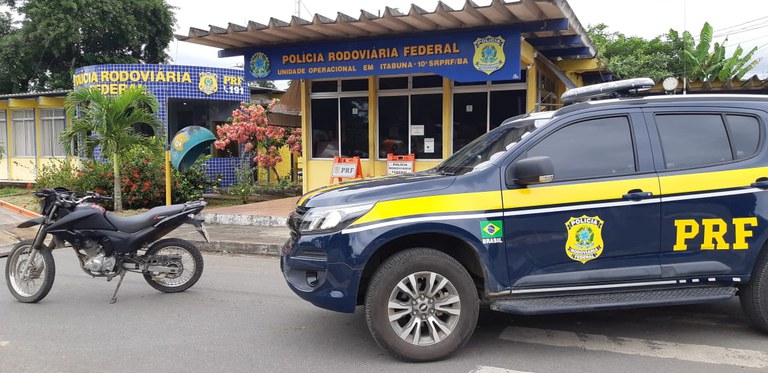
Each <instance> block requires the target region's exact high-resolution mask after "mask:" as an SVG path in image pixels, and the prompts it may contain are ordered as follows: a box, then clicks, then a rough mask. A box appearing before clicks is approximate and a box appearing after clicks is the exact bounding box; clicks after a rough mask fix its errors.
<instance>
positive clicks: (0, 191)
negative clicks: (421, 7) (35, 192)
mask: <svg viewBox="0 0 768 373" xmlns="http://www.w3.org/2000/svg"><path fill="white" fill-rule="evenodd" d="M24 191H25V190H24V189H21V188H2V189H0V197H3V196H9V195H12V194H20V193H24Z"/></svg>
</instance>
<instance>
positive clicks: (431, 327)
mask: <svg viewBox="0 0 768 373" xmlns="http://www.w3.org/2000/svg"><path fill="white" fill-rule="evenodd" d="M387 317H388V319H389V324H390V326H391V327H392V330H394V332H395V334H397V335H398V336H399V337H400V338H401V339H402V340H404V341H406V342H408V343H410V344H413V345H417V346H429V345H433V344H435V343H438V342H440V341H442V340H444V339H445V338H447V337H448V336H449V335H450V334H451V333H452V332H453V330H454V329H455V328H456V325H457V324H458V321H459V318H460V317H461V299H460V298H459V293H458V291H457V290H456V287H455V286H454V285H453V283H451V281H449V280H448V279H447V278H445V277H444V276H442V275H440V274H438V273H435V272H428V271H425V272H416V273H413V274H410V275H408V276H406V277H404V278H403V279H401V280H400V281H399V282H398V283H397V285H396V286H395V288H394V289H393V290H392V293H390V295H389V301H388V304H387Z"/></svg>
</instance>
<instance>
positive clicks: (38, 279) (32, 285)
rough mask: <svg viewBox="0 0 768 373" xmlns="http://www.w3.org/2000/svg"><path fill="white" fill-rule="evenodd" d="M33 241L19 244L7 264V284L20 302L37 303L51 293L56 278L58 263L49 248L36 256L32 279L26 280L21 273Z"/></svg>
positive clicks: (11, 253) (9, 255)
mask: <svg viewBox="0 0 768 373" xmlns="http://www.w3.org/2000/svg"><path fill="white" fill-rule="evenodd" d="M31 249H32V240H25V241H21V242H19V243H17V244H16V245H15V246H14V247H13V249H11V252H10V254H8V259H7V260H6V262H5V283H6V284H7V285H8V290H10V291H11V294H13V296H14V297H16V299H18V300H19V302H23V303H37V302H39V301H41V300H43V298H45V296H46V295H48V292H49V291H51V288H52V287H53V280H54V278H55V277H56V263H54V261H53V254H52V253H51V249H50V248H49V247H46V246H43V247H42V248H41V249H40V250H38V251H37V254H36V256H35V260H34V263H35V267H34V268H32V273H31V278H28V279H24V276H23V274H22V273H20V271H21V268H22V266H23V265H24V263H25V262H26V260H27V259H28V258H29V254H30V252H31Z"/></svg>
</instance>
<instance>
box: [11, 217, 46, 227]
mask: <svg viewBox="0 0 768 373" xmlns="http://www.w3.org/2000/svg"><path fill="white" fill-rule="evenodd" d="M40 224H43V217H42V216H41V217H39V218H34V219H29V220H27V221H25V222H23V223H21V224H19V225H17V227H18V228H29V227H34V226H35V225H40Z"/></svg>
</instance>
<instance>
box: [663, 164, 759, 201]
mask: <svg viewBox="0 0 768 373" xmlns="http://www.w3.org/2000/svg"><path fill="white" fill-rule="evenodd" d="M760 177H768V167H757V168H747V169H743V170H730V171H715V172H697V173H690V174H684V175H673V176H663V175H662V176H661V177H660V181H661V190H662V191H663V192H664V195H671V194H681V193H693V192H702V191H711V190H720V189H729V188H739V187H748V186H750V184H752V183H754V182H755V180H757V179H758V178H760Z"/></svg>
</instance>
